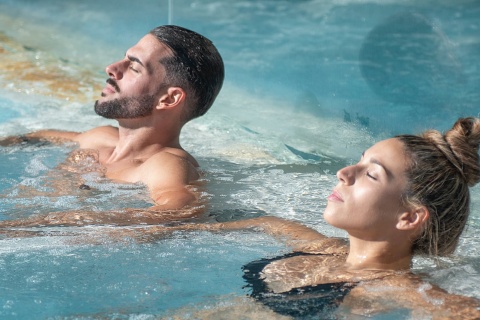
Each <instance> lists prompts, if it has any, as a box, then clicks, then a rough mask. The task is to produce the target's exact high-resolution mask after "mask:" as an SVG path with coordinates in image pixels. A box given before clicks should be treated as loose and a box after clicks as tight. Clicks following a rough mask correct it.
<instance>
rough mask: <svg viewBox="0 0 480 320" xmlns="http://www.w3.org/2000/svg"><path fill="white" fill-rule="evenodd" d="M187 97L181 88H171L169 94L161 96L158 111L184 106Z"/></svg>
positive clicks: (168, 90)
mask: <svg viewBox="0 0 480 320" xmlns="http://www.w3.org/2000/svg"><path fill="white" fill-rule="evenodd" d="M186 97H187V94H186V93H185V91H184V90H183V89H182V88H180V87H169V88H168V89H167V92H165V93H164V94H162V95H161V96H160V99H159V100H158V105H157V107H156V109H157V110H160V109H164V110H165V109H171V108H175V107H176V106H178V105H180V104H182V103H183V102H184V101H185V99H186Z"/></svg>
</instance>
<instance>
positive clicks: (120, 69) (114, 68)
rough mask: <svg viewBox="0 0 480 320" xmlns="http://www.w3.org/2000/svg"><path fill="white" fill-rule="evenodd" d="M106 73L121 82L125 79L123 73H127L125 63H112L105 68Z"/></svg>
mask: <svg viewBox="0 0 480 320" xmlns="http://www.w3.org/2000/svg"><path fill="white" fill-rule="evenodd" d="M105 72H106V73H107V74H108V76H109V77H110V78H113V79H115V80H120V79H121V78H123V73H124V72H125V61H124V60H120V61H117V62H114V63H112V64H111V65H109V66H107V67H106V68H105Z"/></svg>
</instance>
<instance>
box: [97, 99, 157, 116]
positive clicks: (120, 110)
mask: <svg viewBox="0 0 480 320" xmlns="http://www.w3.org/2000/svg"><path fill="white" fill-rule="evenodd" d="M154 103H155V97H154V96H150V95H143V96H140V97H133V98H120V99H115V100H111V101H105V102H98V100H97V101H95V112H96V113H97V114H98V115H100V116H102V117H104V118H107V119H135V118H143V117H146V116H149V115H151V114H152V112H153V107H154Z"/></svg>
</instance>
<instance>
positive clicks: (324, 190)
mask: <svg viewBox="0 0 480 320" xmlns="http://www.w3.org/2000/svg"><path fill="white" fill-rule="evenodd" d="M169 3H170V4H171V5H172V6H173V7H170V8H173V10H172V11H171V12H172V14H171V15H170V19H171V20H172V22H173V23H175V24H179V25H182V26H185V27H187V28H191V29H193V30H196V31H199V32H200V33H202V34H205V35H206V36H208V37H209V38H210V39H212V40H213V41H214V42H215V43H216V45H217V47H218V49H219V51H220V52H221V53H222V55H223V57H224V60H225V64H226V82H225V85H224V88H223V90H222V92H221V93H220V95H219V97H218V99H217V101H216V103H215V105H214V106H213V107H212V110H211V111H210V112H209V113H208V114H207V115H206V116H204V117H202V118H200V119H198V120H195V121H193V122H192V123H190V124H189V125H188V126H187V127H186V128H185V130H184V132H183V136H182V144H183V146H184V147H185V149H187V150H189V151H190V152H191V153H192V154H193V155H194V156H195V157H196V158H197V160H199V162H200V164H201V165H202V169H203V170H204V171H205V181H206V185H207V193H206V194H205V196H206V197H207V198H208V199H209V202H210V204H209V214H210V215H213V216H215V217H216V219H218V220H229V219H239V218H243V217H248V216H255V215H260V214H264V213H268V214H272V215H276V216H280V217H285V218H290V219H298V220H301V221H304V222H305V223H307V224H308V225H310V226H312V227H314V228H316V229H318V230H320V231H322V232H324V233H326V234H328V235H337V236H344V234H342V233H341V232H339V231H335V230H332V228H330V227H329V226H328V225H326V224H325V223H324V222H323V220H322V218H321V212H322V210H323V208H324V206H325V204H326V197H327V196H328V194H329V193H330V191H331V188H332V187H333V185H334V184H335V182H336V178H335V172H336V170H338V169H339V168H340V167H342V166H343V165H345V164H348V163H351V162H354V161H356V160H357V159H358V158H359V156H360V153H361V152H362V151H363V150H364V149H365V148H367V147H368V146H370V145H371V144H372V143H373V142H375V141H377V140H380V139H382V138H384V137H386V136H391V135H392V134H396V133H410V132H411V133H415V132H419V131H421V130H423V129H425V128H429V127H435V128H438V129H442V130H444V129H447V128H449V127H450V126H451V125H452V124H453V122H454V120H455V119H456V118H458V117H459V116H466V115H474V116H478V114H479V111H478V105H479V101H480V91H479V90H478V88H480V72H479V71H480V61H479V59H478V56H479V54H480V36H479V35H478V34H479V29H480V22H479V21H478V16H479V15H480V4H479V3H478V1H422V2H421V3H420V4H418V3H416V2H415V1H406V2H405V1H402V2H400V1H354V0H350V1H333V0H332V1H323V0H310V1H309V0H304V1H281V0H271V1H255V0H250V1H233V0H232V1H218V0H217V1H211V0H205V1H186V0H173V1H154V0H149V1H142V2H141V3H139V4H135V5H132V4H131V3H130V2H128V1H123V0H121V1H116V2H115V6H114V7H112V3H111V2H108V3H107V2H103V1H92V0H88V1H82V2H75V1H59V0H47V1H42V2H41V3H40V2H37V1H27V0H20V1H19V0H15V1H14V0H2V1H0V54H1V55H2V59H0V70H2V73H1V74H0V83H1V86H0V136H7V135H15V134H20V133H25V132H28V131H32V130H37V129H42V128H57V129H73V128H74V129H76V130H85V129H88V128H91V127H93V126H97V125H102V124H110V123H112V122H109V121H108V120H105V119H101V118H99V117H98V116H96V115H95V114H94V112H93V110H92V109H93V108H92V106H93V101H94V100H95V99H96V97H97V95H98V94H99V93H100V91H101V88H102V87H103V84H104V81H105V79H106V76H105V74H104V71H103V70H104V67H105V66H106V65H107V64H108V63H110V62H112V61H116V60H117V59H119V58H121V57H122V56H123V54H124V52H125V50H126V49H127V48H128V47H130V46H132V45H133V44H134V43H135V42H136V41H137V40H138V39H139V38H140V37H141V36H143V35H144V34H145V33H146V32H148V31H149V30H150V29H152V28H153V27H155V26H157V25H161V24H165V23H167V22H168V20H169V14H168V12H169ZM392 35H393V36H392ZM405 49H408V50H405ZM398 88H401V89H400V90H399V89H398ZM70 150H71V148H70V147H68V146H67V147H57V146H51V145H26V146H17V147H9V148H1V149H0V198H1V200H2V201H1V205H0V219H15V218H22V217H26V216H28V215H31V214H34V213H42V212H50V211H63V210H71V209H77V208H89V209H93V210H99V211H100V210H110V209H120V208H122V207H123V206H135V207H146V206H148V205H149V202H148V199H146V198H145V196H144V192H143V191H144V190H143V187H142V186H136V185H134V186H132V185H122V184H112V183H111V182H109V181H106V180H102V179H98V178H97V177H95V176H85V177H83V178H84V179H88V180H89V185H91V186H93V187H94V188H92V190H80V189H78V188H76V183H77V180H76V179H78V177H76V176H74V175H71V176H69V175H66V176H65V175H64V173H63V172H59V171H58V170H56V169H55V168H56V166H57V165H58V164H59V163H60V162H61V161H62V160H63V159H64V158H65V155H66V154H67V153H68V152H69V151H70ZM472 196H473V212H472V217H471V219H470V222H469V225H468V229H467V231H466V232H465V234H464V236H463V237H462V240H461V245H460V247H459V250H458V251H457V253H456V254H455V256H454V257H452V258H449V259H443V260H442V262H443V263H442V265H441V266H436V265H435V264H434V263H433V262H432V261H430V260H428V259H420V258H419V259H416V260H415V266H414V268H415V270H416V271H418V272H425V273H426V274H427V276H428V277H429V278H430V279H431V280H432V281H433V282H435V283H437V284H439V285H440V286H442V287H443V288H445V289H447V290H449V291H451V292H456V293H461V294H465V295H470V296H475V297H477V298H480V290H479V289H478V288H477V286H476V284H477V283H479V282H480V281H479V280H480V257H479V256H480V255H479V250H480V249H478V248H479V247H480V246H479V245H480V238H479V235H478V234H479V231H480V195H479V188H478V187H476V188H474V189H473V192H472ZM89 228H95V227H89ZM89 228H86V229H81V228H73V227H72V228H69V230H68V231H69V232H68V233H65V229H62V228H48V229H41V230H42V231H43V232H44V233H45V234H44V235H43V236H40V237H34V238H30V237H25V238H15V239H10V238H8V237H2V238H0V243H1V244H0V317H1V318H5V319H8V318H11V319H30V318H31V315H36V316H37V317H38V318H79V319H82V318H83V319H84V318H95V317H98V318H101V317H106V318H117V319H123V318H132V319H150V318H154V317H155V316H160V317H162V316H163V317H168V316H171V315H174V314H177V315H179V316H181V317H185V318H188V316H189V315H191V314H193V313H195V312H200V311H203V312H207V311H209V310H212V309H215V308H217V309H220V310H227V309H228V307H229V306H231V305H242V304H243V303H245V304H246V302H244V300H243V299H244V296H245V295H246V294H247V293H248V289H245V288H243V286H244V285H245V283H244V282H243V280H242V271H241V267H242V266H243V265H244V264H246V263H248V262H250V261H252V260H255V259H259V258H263V257H273V256H276V255H279V254H282V253H286V252H288V251H289V250H288V248H286V247H284V246H283V245H282V244H281V243H279V242H277V241H276V240H274V239H272V238H270V237H268V236H265V235H262V234H256V233H252V232H235V233H227V234H210V233H205V232H196V233H188V234H186V233H182V232H178V233H175V234H173V235H171V236H170V237H168V238H167V239H163V240H159V241H154V242H150V243H137V242H134V241H129V240H128V239H126V240H125V242H121V243H118V242H116V241H110V240H108V239H103V240H102V241H103V243H102V244H100V245H98V244H95V245H93V244H86V243H85V242H82V241H79V237H80V238H81V237H82V235H83V234H84V233H86V234H88V232H89V230H91V229H89ZM70 231H71V232H70ZM70 233H71V234H70ZM222 308H223V309H222ZM226 312H227V311H225V313H226ZM407 316H408V315H407ZM407 316H406V315H405V312H403V311H402V310H400V311H398V312H393V313H392V314H390V315H388V316H387V318H390V319H405V318H406V317H407Z"/></svg>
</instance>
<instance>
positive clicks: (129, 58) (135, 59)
mask: <svg viewBox="0 0 480 320" xmlns="http://www.w3.org/2000/svg"><path fill="white" fill-rule="evenodd" d="M127 58H128V60H130V61H134V62H137V63H138V64H140V65H141V66H142V67H144V68H146V67H145V65H144V64H143V62H142V61H140V59H138V58H137V57H134V56H131V55H127Z"/></svg>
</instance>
